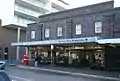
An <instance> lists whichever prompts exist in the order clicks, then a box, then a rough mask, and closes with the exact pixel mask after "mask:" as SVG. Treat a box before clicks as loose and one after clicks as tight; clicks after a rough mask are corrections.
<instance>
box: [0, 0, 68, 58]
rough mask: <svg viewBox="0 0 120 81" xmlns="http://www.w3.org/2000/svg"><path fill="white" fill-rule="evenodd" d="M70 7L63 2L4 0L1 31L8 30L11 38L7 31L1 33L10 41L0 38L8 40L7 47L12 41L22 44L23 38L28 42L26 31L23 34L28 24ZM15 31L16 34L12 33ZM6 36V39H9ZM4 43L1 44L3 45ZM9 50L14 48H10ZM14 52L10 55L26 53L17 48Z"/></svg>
mask: <svg viewBox="0 0 120 81" xmlns="http://www.w3.org/2000/svg"><path fill="white" fill-rule="evenodd" d="M68 6H69V5H68V4H67V3H65V2H64V1H62V0H2V1H0V19H1V20H2V25H1V26H2V27H1V28H0V29H1V30H0V31H2V30H3V29H6V28H7V29H6V30H8V32H10V34H9V35H10V36H9V35H8V34H7V33H8V32H7V31H5V32H0V33H1V35H3V36H4V35H5V33H6V36H9V37H10V38H9V40H8V39H2V38H0V40H1V41H2V40H6V41H8V42H9V43H6V42H5V43H4V45H5V46H9V44H10V42H13V41H11V40H14V41H17V42H20V41H21V37H22V41H26V38H25V37H24V36H26V33H25V30H24V33H23V29H26V27H27V24H29V23H36V22H37V18H38V16H40V15H44V14H48V13H52V12H58V11H63V10H65V9H66V8H67V7H68ZM4 27H5V28H4ZM13 29H14V32H11V31H12V30H13ZM2 33H3V34H2ZM11 33H13V34H11ZM14 35H15V36H14ZM6 36H5V37H4V38H7V37H6ZM11 36H12V37H11ZM3 42H4V41H3ZM3 42H0V43H1V44H3ZM1 47H3V45H1ZM9 49H12V48H10V47H9ZM9 49H8V51H9ZM12 51H13V52H11V51H9V53H10V55H11V54H14V55H15V54H16V53H20V54H23V52H24V53H25V51H22V52H21V51H20V49H19V48H17V51H16V50H12ZM14 58H15V56H14Z"/></svg>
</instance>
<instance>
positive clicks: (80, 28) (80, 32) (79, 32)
mask: <svg viewBox="0 0 120 81" xmlns="http://www.w3.org/2000/svg"><path fill="white" fill-rule="evenodd" d="M75 33H76V35H80V34H82V25H81V24H76V27H75Z"/></svg>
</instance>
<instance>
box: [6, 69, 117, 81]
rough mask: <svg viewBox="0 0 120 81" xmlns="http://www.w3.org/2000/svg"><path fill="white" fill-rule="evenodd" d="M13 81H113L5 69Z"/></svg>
mask: <svg viewBox="0 0 120 81" xmlns="http://www.w3.org/2000/svg"><path fill="white" fill-rule="evenodd" d="M5 71H6V73H7V74H8V75H9V76H10V77H11V78H12V80H13V81H115V80H103V79H95V78H88V77H80V76H79V77H78V76H71V75H64V74H56V73H50V72H44V71H32V70H24V69H18V68H16V67H6V69H5Z"/></svg>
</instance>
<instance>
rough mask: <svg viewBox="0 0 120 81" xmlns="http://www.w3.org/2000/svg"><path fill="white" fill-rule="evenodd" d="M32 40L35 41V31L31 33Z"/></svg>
mask: <svg viewBox="0 0 120 81" xmlns="http://www.w3.org/2000/svg"><path fill="white" fill-rule="evenodd" d="M31 39H35V31H31Z"/></svg>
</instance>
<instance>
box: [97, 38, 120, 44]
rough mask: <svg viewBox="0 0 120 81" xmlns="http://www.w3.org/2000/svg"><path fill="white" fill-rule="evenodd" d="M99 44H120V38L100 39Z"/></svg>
mask: <svg viewBox="0 0 120 81" xmlns="http://www.w3.org/2000/svg"><path fill="white" fill-rule="evenodd" d="M97 42H98V43H99V44H120V38H114V39H100V40H98V41H97Z"/></svg>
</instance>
